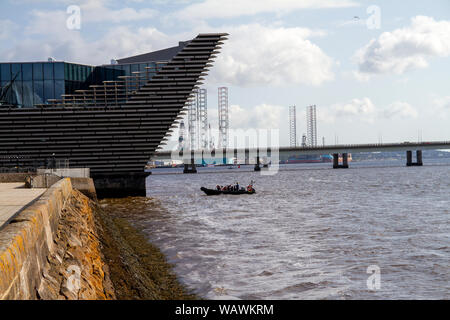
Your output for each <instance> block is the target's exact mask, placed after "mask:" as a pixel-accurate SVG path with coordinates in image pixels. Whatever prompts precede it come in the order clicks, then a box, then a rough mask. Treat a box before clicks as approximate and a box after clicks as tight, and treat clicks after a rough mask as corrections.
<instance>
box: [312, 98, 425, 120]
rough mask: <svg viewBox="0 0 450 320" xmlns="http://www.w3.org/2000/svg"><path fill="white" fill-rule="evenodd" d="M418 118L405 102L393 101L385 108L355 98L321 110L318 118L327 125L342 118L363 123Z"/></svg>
mask: <svg viewBox="0 0 450 320" xmlns="http://www.w3.org/2000/svg"><path fill="white" fill-rule="evenodd" d="M417 117H418V112H417V110H416V109H415V108H414V107H413V106H411V105H410V104H409V103H407V102H403V101H395V102H393V103H391V104H389V105H387V106H381V107H380V106H376V105H375V104H374V103H373V102H372V101H371V100H370V99H369V98H367V97H364V98H355V99H352V100H351V101H349V102H347V103H337V104H333V105H331V106H330V107H328V108H322V109H321V110H320V112H319V113H318V118H319V120H321V121H324V122H327V123H334V122H336V120H337V118H342V119H345V120H348V121H350V122H353V121H363V122H367V123H374V122H375V120H380V119H385V120H386V119H414V118H417Z"/></svg>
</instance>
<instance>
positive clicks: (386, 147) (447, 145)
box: [151, 141, 450, 160]
mask: <svg viewBox="0 0 450 320" xmlns="http://www.w3.org/2000/svg"><path fill="white" fill-rule="evenodd" d="M430 149H431V150H433V149H450V141H430V142H418V143H414V142H403V143H380V144H349V145H327V146H317V147H279V148H259V150H258V149H257V148H245V149H244V148H227V149H214V150H205V151H202V150H195V151H190V150H185V151H184V153H179V152H178V151H174V152H171V151H161V152H156V153H155V154H154V155H153V156H152V157H151V159H152V160H159V159H161V160H162V159H177V160H178V159H183V158H190V157H191V155H190V154H192V155H193V156H194V157H195V158H196V159H198V158H200V159H201V158H202V153H203V156H205V157H208V156H209V155H211V156H221V155H226V156H227V157H229V156H231V157H233V156H236V155H244V154H245V153H248V154H249V156H250V157H253V156H256V155H257V154H258V153H260V155H261V156H265V155H269V156H270V154H272V153H273V152H276V153H277V154H298V155H310V154H331V153H344V152H346V153H351V152H354V153H356V152H376V151H387V152H389V151H408V150H430Z"/></svg>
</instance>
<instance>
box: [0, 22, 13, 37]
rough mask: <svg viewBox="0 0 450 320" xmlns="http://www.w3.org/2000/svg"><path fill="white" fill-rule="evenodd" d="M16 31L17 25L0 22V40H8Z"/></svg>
mask: <svg viewBox="0 0 450 320" xmlns="http://www.w3.org/2000/svg"><path fill="white" fill-rule="evenodd" d="M16 29H17V25H16V24H15V23H14V22H12V21H11V20H0V40H4V39H8V38H10V37H11V36H12V34H13V32H14V31H15V30H16Z"/></svg>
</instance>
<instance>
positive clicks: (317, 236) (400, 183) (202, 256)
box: [109, 160, 450, 299]
mask: <svg viewBox="0 0 450 320" xmlns="http://www.w3.org/2000/svg"><path fill="white" fill-rule="evenodd" d="M330 167H331V164H315V165H301V164H299V165H289V166H282V167H281V168H280V171H279V172H278V173H277V174H275V175H272V176H266V175H261V174H260V173H257V172H253V171H252V168H251V167H245V166H243V167H241V168H240V169H237V168H236V169H228V170H227V169H216V168H214V169H209V168H204V169H203V170H200V173H199V174H173V173H176V172H179V169H161V170H153V174H152V175H151V176H150V177H149V178H148V181H147V194H148V198H128V199H125V200H121V201H115V202H114V201H113V202H110V203H109V205H116V206H117V210H119V211H121V213H122V215H123V216H124V217H126V218H128V219H129V220H130V221H131V222H132V223H133V224H134V225H135V226H137V227H139V228H140V229H142V230H143V231H144V233H145V234H146V236H148V238H149V240H150V241H151V242H152V243H154V244H155V245H157V246H158V247H159V248H160V249H161V250H162V252H163V253H165V254H166V256H167V258H168V260H169V262H171V263H173V264H174V266H175V267H174V271H175V272H176V274H177V276H178V277H179V279H180V280H181V282H183V283H184V284H185V285H187V286H188V287H189V288H190V289H192V290H193V291H194V292H195V293H197V294H198V295H199V296H201V297H204V298H207V299H449V298H450V227H449V217H450V162H449V161H448V160H447V163H446V164H445V163H444V164H441V165H437V163H434V164H432V165H430V164H428V165H425V166H423V167H405V166H404V162H403V161H402V162H400V161H390V162H383V163H377V164H376V165H374V163H373V162H365V163H364V162H361V163H356V162H352V163H350V169H339V170H333V169H331V168H330ZM251 180H254V181H255V185H254V186H255V189H256V191H257V193H256V194H254V195H240V196H233V195H220V196H210V197H207V196H206V195H204V194H203V193H202V192H201V191H200V187H201V186H209V187H214V186H215V185H216V184H231V183H234V182H236V181H238V182H240V184H241V185H244V184H247V183H248V182H250V181H251ZM378 271H379V272H378ZM372 272H375V273H372ZM369 278H370V279H369ZM368 280H369V281H368ZM368 282H369V283H368Z"/></svg>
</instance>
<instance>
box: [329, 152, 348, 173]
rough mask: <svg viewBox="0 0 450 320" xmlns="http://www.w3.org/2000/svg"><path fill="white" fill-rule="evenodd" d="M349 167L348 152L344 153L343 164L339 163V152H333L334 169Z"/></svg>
mask: <svg viewBox="0 0 450 320" xmlns="http://www.w3.org/2000/svg"><path fill="white" fill-rule="evenodd" d="M347 168H348V153H343V154H342V164H340V163H339V153H333V169H347Z"/></svg>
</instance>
